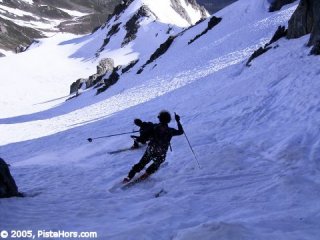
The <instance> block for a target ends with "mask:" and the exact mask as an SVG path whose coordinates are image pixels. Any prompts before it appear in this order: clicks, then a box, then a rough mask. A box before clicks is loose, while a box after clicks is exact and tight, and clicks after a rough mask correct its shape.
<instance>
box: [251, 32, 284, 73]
mask: <svg viewBox="0 0 320 240" xmlns="http://www.w3.org/2000/svg"><path fill="white" fill-rule="evenodd" d="M285 36H287V30H286V28H285V26H279V27H278V29H277V31H276V32H275V34H274V35H273V37H272V38H271V40H270V41H269V42H268V43H267V44H266V45H264V47H260V48H259V49H257V50H256V51H254V53H253V54H252V55H251V56H250V58H249V59H248V61H247V63H246V66H247V67H250V66H251V64H250V63H251V62H252V60H253V59H255V58H257V57H259V56H261V55H262V54H264V53H266V52H268V51H269V50H270V49H271V48H272V47H271V46H270V45H271V44H272V43H275V42H276V41H278V40H279V39H281V38H283V37H285Z"/></svg>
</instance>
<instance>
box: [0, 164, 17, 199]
mask: <svg viewBox="0 0 320 240" xmlns="http://www.w3.org/2000/svg"><path fill="white" fill-rule="evenodd" d="M9 197H22V194H21V193H19V191H18V187H17V185H16V182H15V181H14V179H13V177H12V175H11V173H10V170H9V165H8V164H7V163H6V162H5V161H4V160H3V159H2V158H0V198H9Z"/></svg>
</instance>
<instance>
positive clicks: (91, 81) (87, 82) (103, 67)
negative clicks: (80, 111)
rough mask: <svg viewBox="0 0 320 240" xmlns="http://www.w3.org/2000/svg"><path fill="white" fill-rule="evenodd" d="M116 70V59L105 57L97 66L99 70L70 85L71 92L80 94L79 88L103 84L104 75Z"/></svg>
mask: <svg viewBox="0 0 320 240" xmlns="http://www.w3.org/2000/svg"><path fill="white" fill-rule="evenodd" d="M113 70H114V61H113V59H111V58H104V59H102V60H100V62H99V64H98V66H97V72H96V73H95V74H93V75H91V76H89V78H87V79H83V78H80V79H78V80H77V81H75V82H73V83H72V84H71V86H70V94H73V93H76V94H77V95H78V90H79V89H80V88H82V87H83V86H84V88H85V89H87V88H90V87H93V86H96V85H98V86H101V85H103V83H104V82H103V77H104V76H105V75H106V73H108V72H113Z"/></svg>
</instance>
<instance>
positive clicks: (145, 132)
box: [140, 122, 154, 141]
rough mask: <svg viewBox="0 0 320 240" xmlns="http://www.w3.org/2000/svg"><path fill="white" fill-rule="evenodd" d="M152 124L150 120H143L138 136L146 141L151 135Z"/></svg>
mask: <svg viewBox="0 0 320 240" xmlns="http://www.w3.org/2000/svg"><path fill="white" fill-rule="evenodd" d="M153 128H154V124H153V123H152V122H144V123H143V125H142V127H141V128H140V138H142V139H144V140H145V141H148V140H150V139H151V137H152V135H153Z"/></svg>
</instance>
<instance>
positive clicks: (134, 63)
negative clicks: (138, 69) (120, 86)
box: [121, 59, 139, 74]
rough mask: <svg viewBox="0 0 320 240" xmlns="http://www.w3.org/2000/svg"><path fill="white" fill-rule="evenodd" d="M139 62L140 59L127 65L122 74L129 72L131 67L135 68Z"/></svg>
mask: <svg viewBox="0 0 320 240" xmlns="http://www.w3.org/2000/svg"><path fill="white" fill-rule="evenodd" d="M138 62H139V59H137V60H134V61H131V62H130V63H129V64H128V65H127V66H126V67H124V68H123V69H122V70H121V72H122V74H124V73H126V72H128V71H129V70H130V69H131V68H133V67H134V66H135V65H136V64H137V63H138Z"/></svg>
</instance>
